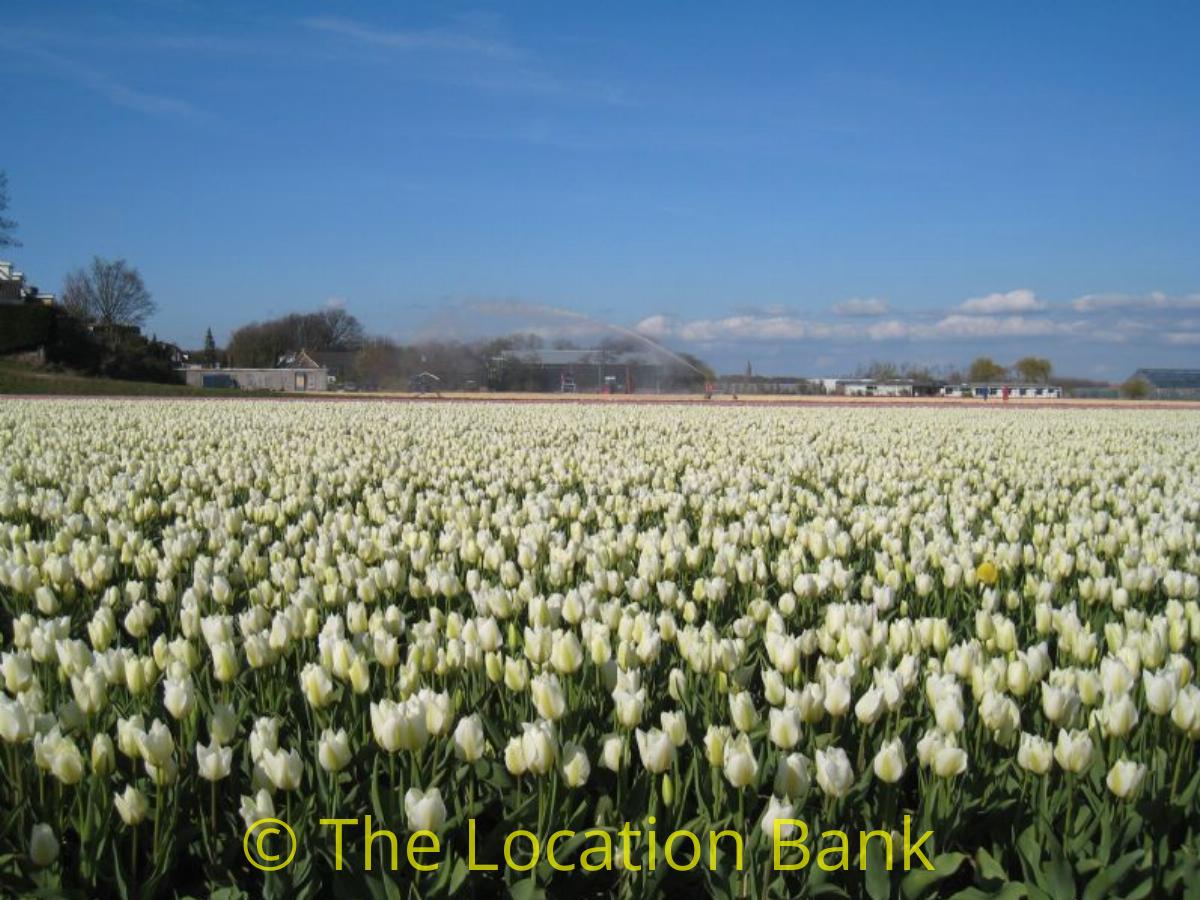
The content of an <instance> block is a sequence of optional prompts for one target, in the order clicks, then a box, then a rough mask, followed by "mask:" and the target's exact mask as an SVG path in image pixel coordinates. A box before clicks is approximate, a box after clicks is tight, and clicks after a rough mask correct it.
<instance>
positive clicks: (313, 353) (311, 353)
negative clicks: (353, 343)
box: [303, 350, 358, 369]
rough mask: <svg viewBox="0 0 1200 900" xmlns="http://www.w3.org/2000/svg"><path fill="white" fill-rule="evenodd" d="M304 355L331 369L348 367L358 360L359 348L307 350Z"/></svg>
mask: <svg viewBox="0 0 1200 900" xmlns="http://www.w3.org/2000/svg"><path fill="white" fill-rule="evenodd" d="M303 352H304V355H305V356H307V357H308V358H309V359H311V360H312V361H313V362H315V363H317V365H321V366H325V367H326V368H329V369H346V368H350V367H352V366H353V365H354V364H355V362H357V360H358V351H357V350H305V351H303Z"/></svg>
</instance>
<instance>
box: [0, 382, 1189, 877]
mask: <svg viewBox="0 0 1200 900" xmlns="http://www.w3.org/2000/svg"><path fill="white" fill-rule="evenodd" d="M1198 523H1200V413H1196V412H1191V411H1184V410H1180V411H1159V410H1141V411H1139V410H1135V409H1091V410H1056V409H1019V408H1018V409H1003V410H1002V409H979V408H953V407H947V408H944V409H939V408H906V407H903V406H897V407H889V408H879V409H867V408H828V407H826V408H816V407H812V408H799V407H796V408H787V407H764V408H753V407H747V408H731V407H720V408H718V407H715V406H707V407H706V406H701V405H698V404H697V405H691V406H669V405H661V406H653V407H635V406H626V405H621V404H611V405H608V404H597V405H583V404H579V405H570V406H568V405H555V404H544V405H537V406H522V405H517V404H504V403H447V404H437V403H429V404H423V403H403V404H389V403H376V402H355V403H323V402H273V401H262V402H259V401H240V400H236V401H223V400H213V401H199V402H196V401H169V400H163V401H159V400H153V401H111V400H94V401H25V400H10V401H4V402H2V403H0V800H2V803H0V895H4V896H10V895H15V896H30V895H36V896H47V897H49V896H72V897H110V896H113V897H115V896H131V897H208V896H213V897H221V898H226V900H233V898H240V897H246V898H251V897H260V896H265V897H279V898H283V897H289V898H290V897H300V898H305V897H312V898H315V897H326V896H336V897H353V898H392V897H405V898H406V897H413V898H418V897H421V898H424V897H430V898H442V897H464V898H468V897H479V898H491V897H507V896H512V897H515V898H518V900H531V898H535V897H569V898H588V897H597V898H599V897H620V898H642V897H679V896H688V897H692V898H702V897H717V898H741V897H745V898H780V900H782V898H791V897H801V896H805V897H809V896H811V897H870V898H872V900H882V898H887V897H903V898H909V900H912V898H926V897H955V898H961V900H975V898H979V900H983V898H988V897H998V898H1022V897H1027V898H1037V900H1045V898H1051V900H1059V898H1071V897H1078V898H1083V900H1102V898H1108V897H1125V898H1159V897H1184V896H1193V897H1195V896H1200V893H1198V892H1200V768H1198V766H1197V761H1198V753H1197V748H1198V746H1200V744H1198V743H1197V742H1198V741H1200V686H1198V683H1197V676H1196V668H1197V665H1198V663H1200V654H1198V651H1197V647H1198V646H1200V536H1198ZM367 817H370V824H369V825H368V824H367ZM264 819H268V820H272V822H270V823H264V822H263V820H264ZM322 820H325V821H324V822H322ZM338 820H340V821H341V823H342V824H340V825H339V824H336V821H338ZM272 823H284V824H285V825H286V826H287V829H286V830H283V829H281V828H280V827H279V825H278V824H272ZM372 829H373V830H374V831H376V832H379V831H381V830H384V829H386V830H387V831H388V832H390V834H385V835H383V836H382V837H381V836H379V835H378V834H376V835H375V836H374V838H371V837H370V836H369V832H370V830H372ZM910 830H911V832H912V840H911V841H910V842H909V843H915V842H916V840H917V837H916V836H917V835H920V834H925V833H926V832H930V834H929V835H928V837H927V839H926V840H925V841H924V843H923V844H922V845H921V846H920V848H919V851H920V852H919V853H918V854H917V856H914V857H912V860H913V862H912V865H911V867H910V868H908V869H907V870H906V869H905V867H904V862H905V858H906V854H905V846H906V841H905V832H906V831H910ZM865 832H875V835H874V837H869V838H863V837H862V833H865ZM680 833H683V834H689V833H690V834H692V835H695V836H696V837H695V840H694V842H693V840H692V839H691V838H687V837H684V838H675V839H672V837H671V836H672V835H677V834H680ZM838 834H841V835H842V837H840V838H839V837H838ZM889 848H890V849H891V850H893V851H894V856H895V859H894V863H895V864H894V865H892V866H891V867H890V868H889V866H888V857H889V856H891V855H893V854H892V853H889ZM922 855H923V857H925V858H927V859H928V861H929V865H928V866H926V865H924V864H922V863H920V861H919V859H918V857H920V856H922Z"/></svg>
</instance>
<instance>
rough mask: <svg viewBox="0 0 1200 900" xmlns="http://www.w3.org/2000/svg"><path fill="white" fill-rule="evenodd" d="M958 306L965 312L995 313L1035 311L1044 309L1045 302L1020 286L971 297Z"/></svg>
mask: <svg viewBox="0 0 1200 900" xmlns="http://www.w3.org/2000/svg"><path fill="white" fill-rule="evenodd" d="M958 308H959V309H960V310H962V311H963V312H965V313H974V314H978V315H995V314H997V313H1022V312H1036V311H1038V310H1041V309H1045V308H1046V304H1045V303H1043V302H1042V301H1041V300H1039V299H1038V298H1037V297H1035V296H1034V293H1033V291H1030V290H1026V289H1024V288H1022V289H1020V290H1016V291H1008V292H1007V293H1003V294H999V293H997V294H988V295H987V296H986V297H972V298H971V299H970V300H966V301H964V302H963V303H962V304H961V305H960V306H959V307H958Z"/></svg>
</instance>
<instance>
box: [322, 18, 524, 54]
mask: <svg viewBox="0 0 1200 900" xmlns="http://www.w3.org/2000/svg"><path fill="white" fill-rule="evenodd" d="M300 24H301V25H303V26H304V27H305V28H309V29H312V30H313V31H321V32H324V33H326V34H333V35H338V36H340V37H344V38H350V39H352V40H355V41H359V42H361V43H364V44H370V45H372V46H375V47H384V48H387V49H391V50H431V51H439V52H449V53H462V54H470V55H477V56H485V57H489V58H491V59H505V60H514V59H520V58H521V57H522V56H524V54H523V53H522V51H521V50H520V49H519V48H517V47H515V46H513V45H512V44H510V43H509V42H507V41H505V40H502V39H499V38H495V37H490V36H487V35H481V34H477V33H474V32H472V31H466V30H460V29H451V28H426V29H407V30H391V29H384V28H377V27H375V26H372V25H368V24H365V23H363V22H358V21H355V20H353V19H345V18H342V17H340V16H313V17H309V18H305V19H301V20H300Z"/></svg>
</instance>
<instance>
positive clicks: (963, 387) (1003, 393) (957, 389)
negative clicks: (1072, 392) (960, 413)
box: [942, 381, 1062, 400]
mask: <svg viewBox="0 0 1200 900" xmlns="http://www.w3.org/2000/svg"><path fill="white" fill-rule="evenodd" d="M942 396H943V397H973V398H975V399H978V400H993V399H994V400H1030V399H1042V400H1052V399H1058V398H1060V397H1062V388H1061V387H1058V386H1057V385H1053V384H1026V383H1021V382H1011V381H988V382H971V383H968V384H948V385H945V386H944V387H943V388H942Z"/></svg>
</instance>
